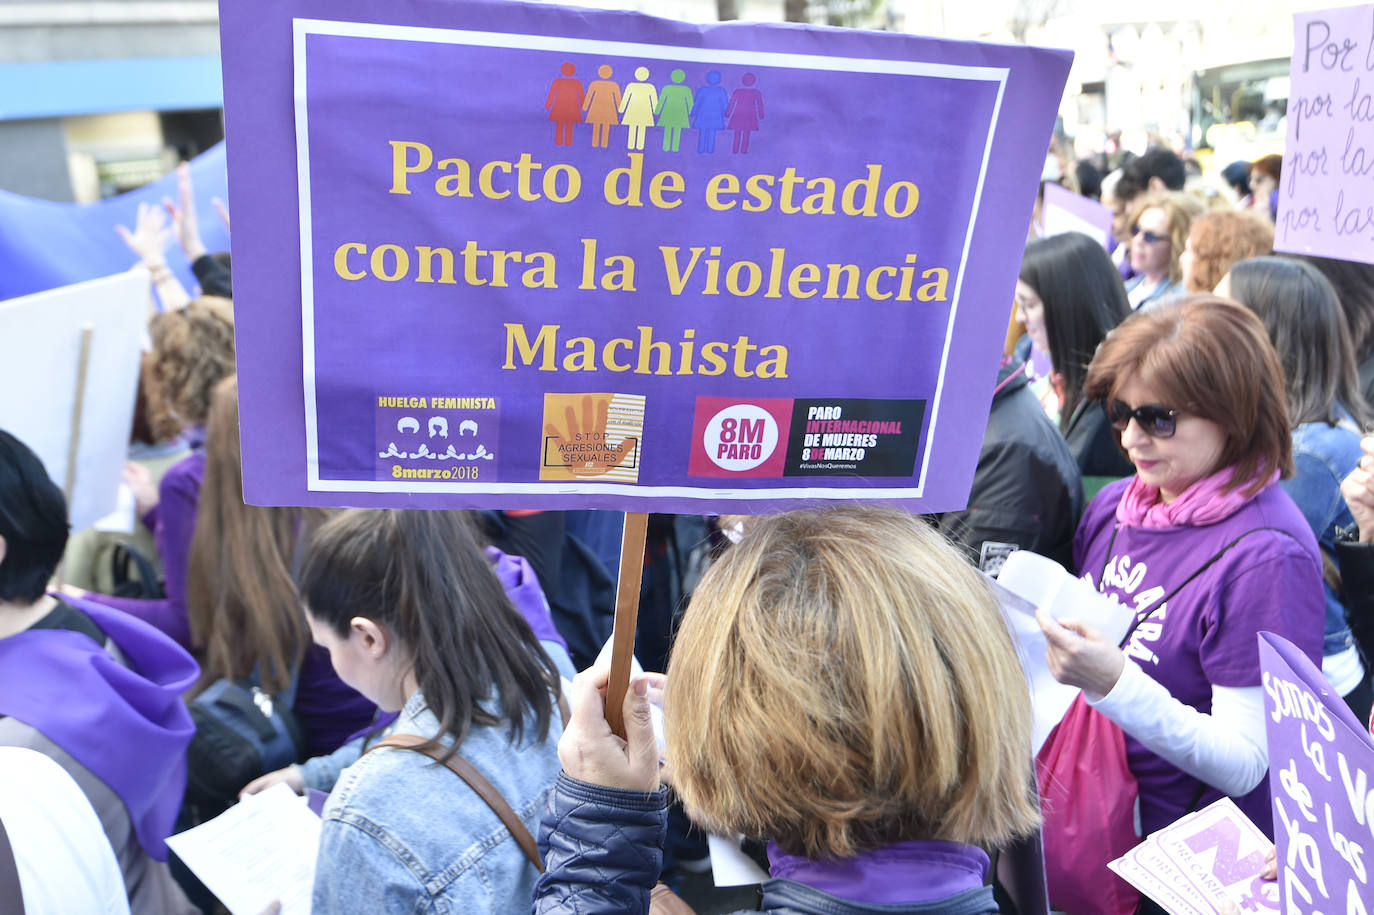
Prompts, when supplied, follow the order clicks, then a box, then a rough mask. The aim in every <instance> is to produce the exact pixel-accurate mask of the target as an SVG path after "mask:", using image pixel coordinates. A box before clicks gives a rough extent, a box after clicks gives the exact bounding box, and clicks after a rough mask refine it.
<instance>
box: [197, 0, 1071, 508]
mask: <svg viewBox="0 0 1374 915" xmlns="http://www.w3.org/2000/svg"><path fill="white" fill-rule="evenodd" d="M379 9H380V8H379V7H377V6H376V5H375V4H366V3H362V2H358V0H329V2H325V0H292V2H289V3H285V4H278V3H268V2H266V0H240V2H236V3H233V4H225V5H224V8H223V9H222V11H221V15H222V20H221V21H222V29H223V55H224V66H225V98H226V120H227V125H228V133H229V138H230V140H229V169H230V185H231V188H232V191H231V193H232V195H233V197H232V200H231V204H232V208H233V211H234V218H235V223H234V225H235V229H236V232H235V236H234V266H235V286H236V293H237V296H236V308H237V313H238V333H239V341H238V342H239V375H240V399H241V410H242V423H241V426H242V430H243V433H242V435H243V451H244V490H245V497H246V498H247V499H248V501H250V502H252V503H255V504H290V505H302V504H316V505H338V504H349V505H371V506H398V507H400V506H411V507H417V506H418V507H435V508H439V507H452V508H456V507H501V508H521V507H526V508H573V507H596V508H612V509H622V510H636V511H684V512H691V511H704V510H720V511H736V512H766V511H781V510H785V509H788V508H794V507H798V506H800V505H803V504H813V503H815V502H816V501H817V500H835V499H844V500H852V499H870V500H884V501H892V502H900V503H903V504H906V505H908V506H909V507H911V508H913V509H916V510H921V511H943V510H950V509H956V508H960V507H962V506H963V505H964V503H965V501H966V498H967V494H968V489H969V484H970V481H971V479H972V474H973V469H974V464H975V462H976V458H977V453H978V449H979V445H980V443H981V440H982V430H983V426H984V423H985V420H986V416H987V411H988V406H989V403H990V399H991V389H992V383H993V380H994V375H995V371H996V365H997V359H998V354H999V352H1000V346H1001V342H1002V338H1003V331H1004V328H1005V325H1006V322H1007V318H1008V310H1009V308H1010V301H1011V289H1012V286H1013V285H1014V280H1015V275H1016V269H1017V265H1018V264H1019V261H1020V252H1021V246H1022V242H1023V239H1024V236H1025V231H1024V227H1025V224H1026V221H1027V219H1028V217H1029V213H1030V209H1031V204H1032V202H1033V199H1034V195H1035V188H1036V178H1037V175H1038V165H1037V162H1036V160H1037V158H1038V157H1036V156H1028V155H1026V150H1028V149H1036V148H1040V147H1043V146H1044V145H1045V143H1046V141H1047V139H1048V135H1049V130H1050V127H1051V125H1052V122H1053V118H1054V111H1055V109H1056V107H1057V103H1058V99H1059V95H1060V91H1061V89H1062V87H1063V83H1064V80H1065V78H1066V76H1067V71H1068V66H1069V61H1070V58H1069V55H1068V54H1067V53H1064V52H1053V51H1044V50H1040V49H1032V48H1022V47H997V46H990V45H979V44H971V43H958V42H941V41H933V40H930V39H921V38H914V37H910V36H901V35H892V34H872V33H863V32H855V31H845V30H831V29H821V28H784V27H776V26H765V25H741V24H731V25H725V26H708V27H698V26H689V25H685V24H683V23H676V22H669V21H665V20H659V19H654V18H650V17H646V16H641V15H637V14H625V13H603V12H591V11H583V10H578V11H572V10H567V9H561V8H558V7H551V6H543V5H534V4H530V5H525V4H512V3H483V2H469V3H461V4H459V3H451V2H442V0H405V2H398V3H394V4H390V5H388V6H387V7H386V14H385V21H375V17H377V16H378V15H379V13H378V10H379ZM293 114H294V127H293V126H292V120H293ZM240 137H251V139H248V140H243V139H238V138H240Z"/></svg>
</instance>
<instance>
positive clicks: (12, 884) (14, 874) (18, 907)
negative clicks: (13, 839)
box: [0, 822, 24, 915]
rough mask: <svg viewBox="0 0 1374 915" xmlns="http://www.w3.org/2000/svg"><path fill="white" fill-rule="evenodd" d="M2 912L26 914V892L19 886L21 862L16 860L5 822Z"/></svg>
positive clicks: (0, 848)
mask: <svg viewBox="0 0 1374 915" xmlns="http://www.w3.org/2000/svg"><path fill="white" fill-rule="evenodd" d="M0 912H13V913H15V915H24V893H23V890H22V889H21V888H20V886H19V862H17V861H15V860H14V849H13V848H12V847H11V846H10V837H9V834H8V833H7V832H5V824H4V823H3V822H0Z"/></svg>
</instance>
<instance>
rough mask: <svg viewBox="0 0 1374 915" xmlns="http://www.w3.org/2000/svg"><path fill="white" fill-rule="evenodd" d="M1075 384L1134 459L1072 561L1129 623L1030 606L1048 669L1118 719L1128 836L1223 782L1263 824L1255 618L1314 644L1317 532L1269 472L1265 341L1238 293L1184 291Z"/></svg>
mask: <svg viewBox="0 0 1374 915" xmlns="http://www.w3.org/2000/svg"><path fill="white" fill-rule="evenodd" d="M1084 395H1085V396H1086V397H1089V398H1091V399H1093V400H1097V401H1100V402H1101V403H1102V404H1103V407H1104V409H1105V410H1106V413H1107V417H1108V420H1109V421H1110V422H1111V424H1112V426H1113V428H1115V429H1116V431H1117V436H1118V442H1119V443H1120V446H1121V448H1122V450H1123V451H1124V452H1125V453H1126V456H1127V457H1128V458H1129V459H1130V461H1131V463H1132V464H1134V465H1135V468H1136V473H1135V476H1133V477H1128V478H1127V479H1124V480H1120V481H1118V482H1116V483H1112V484H1110V485H1108V486H1107V487H1105V488H1104V489H1103V490H1102V491H1101V492H1100V493H1099V494H1098V496H1097V498H1096V499H1094V500H1093V502H1092V503H1091V504H1090V505H1089V506H1088V509H1087V511H1085V512H1084V514H1083V520H1082V522H1081V523H1080V524H1079V528H1078V536H1077V539H1076V540H1075V543H1074V563H1075V566H1076V568H1077V571H1078V574H1079V575H1081V576H1083V577H1084V578H1087V579H1089V580H1090V581H1091V582H1092V583H1093V584H1094V585H1095V586H1096V587H1097V589H1098V591H1100V592H1101V593H1103V594H1105V595H1106V596H1107V597H1108V598H1109V599H1111V600H1112V601H1113V602H1115V603H1117V604H1119V605H1120V608H1121V612H1122V613H1123V614H1128V618H1129V621H1130V622H1131V623H1132V624H1133V628H1132V629H1131V631H1129V632H1128V634H1127V637H1126V640H1125V643H1124V646H1123V647H1122V648H1118V647H1117V646H1116V645H1115V644H1114V643H1112V642H1108V641H1106V640H1104V639H1103V638H1102V636H1101V635H1100V634H1098V633H1097V632H1095V631H1093V630H1092V629H1090V628H1089V627H1086V626H1084V625H1082V624H1081V623H1080V622H1078V621H1076V620H1074V619H1071V618H1062V619H1060V620H1054V619H1051V618H1050V617H1049V616H1048V615H1047V614H1044V613H1041V615H1040V624H1041V627H1042V628H1043V629H1044V631H1045V636H1046V640H1047V642H1048V645H1049V662H1050V669H1051V671H1052V672H1053V673H1054V675H1055V676H1056V678H1058V679H1059V680H1060V681H1061V682H1063V683H1067V684H1070V685H1072V686H1076V687H1079V688H1081V689H1082V690H1083V692H1084V695H1085V698H1086V699H1087V701H1088V703H1089V704H1090V705H1093V706H1095V707H1096V709H1097V710H1098V711H1099V712H1101V713H1102V714H1104V715H1106V717H1107V718H1109V719H1111V720H1112V721H1114V722H1116V724H1117V725H1119V726H1120V727H1121V729H1122V731H1124V732H1125V735H1126V757H1127V764H1128V765H1129V767H1130V770H1131V773H1132V774H1133V775H1134V776H1135V778H1136V781H1137V783H1138V786H1139V798H1140V810H1139V814H1140V818H1139V823H1140V825H1141V827H1142V829H1143V832H1142V834H1143V835H1149V834H1150V833H1152V832H1154V831H1155V830H1158V829H1160V828H1162V827H1164V826H1167V825H1169V824H1170V823H1172V822H1174V821H1175V820H1177V819H1178V818H1179V817H1181V816H1182V815H1184V814H1186V813H1188V812H1189V811H1190V810H1196V809H1199V808H1200V807H1201V806H1203V805H1206V804H1208V803H1210V802H1211V801H1213V800H1215V799H1217V798H1218V797H1220V796H1222V795H1228V796H1230V797H1233V798H1235V799H1236V803H1237V805H1238V806H1239V807H1240V808H1241V809H1242V810H1244V811H1245V812H1246V813H1247V814H1248V815H1249V816H1250V818H1251V819H1252V820H1253V821H1254V822H1255V823H1256V824H1258V825H1259V826H1261V827H1262V828H1263V829H1264V830H1265V831H1266V832H1270V831H1271V827H1270V812H1269V787H1268V786H1269V783H1268V780H1267V779H1266V778H1265V775H1266V772H1267V770H1268V762H1269V761H1268V751H1267V749H1266V742H1265V731H1264V694H1263V691H1262V689H1261V686H1260V661H1259V648H1258V641H1257V639H1256V634H1257V633H1258V632H1260V631H1261V630H1269V631H1271V632H1275V633H1277V634H1279V635H1281V636H1283V637H1284V638H1286V639H1288V640H1289V641H1291V642H1293V643H1295V644H1296V645H1297V646H1298V647H1299V648H1300V649H1301V650H1303V651H1304V652H1306V653H1307V655H1308V656H1309V657H1310V658H1312V659H1313V660H1314V661H1320V659H1321V646H1322V630H1323V620H1324V616H1325V614H1324V599H1323V593H1322V577H1321V575H1322V572H1321V570H1322V565H1321V558H1320V555H1319V554H1318V552H1317V542H1316V540H1315V538H1314V537H1313V536H1312V531H1311V529H1310V528H1309V527H1308V525H1307V522H1306V520H1304V518H1303V515H1302V513H1301V512H1300V511H1299V510H1298V508H1297V506H1296V505H1294V504H1293V500H1292V499H1291V498H1290V497H1289V496H1288V494H1287V493H1285V492H1284V490H1283V488H1282V487H1280V486H1277V485H1275V484H1276V483H1278V481H1279V479H1280V478H1281V477H1287V476H1290V475H1291V474H1292V472H1293V448H1292V440H1291V438H1290V434H1289V433H1290V427H1289V424H1288V409H1287V403H1286V398H1285V394H1284V386H1283V374H1282V371H1281V370H1280V366H1279V358H1278V356H1277V354H1276V353H1275V352H1274V347H1273V346H1272V345H1271V344H1270V342H1269V337H1268V334H1267V333H1266V332H1265V329H1264V325H1263V324H1261V323H1260V320H1259V319H1258V318H1256V317H1255V316H1254V315H1253V314H1251V313H1250V312H1249V311H1248V310H1247V309H1245V308H1243V307H1241V306H1240V305H1237V304H1236V303H1234V302H1231V301H1229V300H1227V299H1223V298H1220V297H1218V296H1201V295H1199V296H1189V297H1188V298H1186V299H1184V300H1183V301H1182V302H1180V303H1177V304H1174V305H1168V306H1164V307H1161V308H1159V309H1156V310H1153V311H1150V312H1146V313H1143V314H1139V313H1138V314H1135V315H1132V316H1131V317H1130V318H1127V319H1126V321H1125V322H1123V323H1122V324H1121V326H1119V327H1118V328H1117V329H1116V330H1114V331H1112V333H1111V334H1110V335H1108V337H1107V339H1106V340H1105V341H1103V343H1102V346H1101V347H1099V348H1098V351H1097V355H1096V356H1095V357H1094V358H1093V362H1092V366H1091V367H1090V368H1089V370H1088V379H1087V382H1086V383H1085V384H1084Z"/></svg>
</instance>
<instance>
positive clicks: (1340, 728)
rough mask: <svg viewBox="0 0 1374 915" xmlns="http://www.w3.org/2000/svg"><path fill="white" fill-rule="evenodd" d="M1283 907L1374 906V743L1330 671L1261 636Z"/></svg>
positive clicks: (1351, 909)
mask: <svg viewBox="0 0 1374 915" xmlns="http://www.w3.org/2000/svg"><path fill="white" fill-rule="evenodd" d="M1259 640H1260V645H1259V650H1260V664H1261V666H1262V668H1263V670H1264V681H1263V682H1264V692H1265V695H1266V699H1265V711H1266V713H1267V714H1266V717H1265V726H1266V728H1267V730H1268V738H1269V791H1270V794H1271V795H1272V797H1273V803H1274V806H1273V812H1274V838H1275V840H1276V844H1277V845H1278V860H1279V879H1280V881H1281V894H1282V907H1281V910H1282V911H1283V912H1286V913H1308V912H1345V913H1350V915H1354V913H1359V915H1365V913H1367V912H1369V911H1370V910H1371V908H1374V906H1371V904H1370V898H1371V897H1370V890H1369V886H1370V881H1369V871H1370V868H1371V867H1374V740H1371V739H1370V736H1369V732H1368V731H1366V730H1365V728H1364V727H1363V726H1362V725H1361V724H1360V723H1359V722H1358V721H1356V720H1355V716H1354V715H1353V714H1351V712H1350V709H1349V708H1348V707H1347V706H1346V704H1345V702H1344V701H1342V699H1341V697H1340V696H1338V695H1336V693H1335V691H1334V690H1332V689H1331V684H1330V683H1328V682H1327V680H1326V677H1324V676H1323V675H1322V672H1321V670H1320V669H1319V668H1318V667H1317V666H1316V665H1315V664H1313V663H1312V662H1311V661H1309V660H1308V659H1307V657H1306V656H1305V655H1304V654H1303V653H1302V652H1301V651H1299V650H1298V649H1297V648H1296V647H1294V645H1293V644H1292V643H1291V642H1289V641H1287V640H1285V639H1283V638H1280V637H1279V636H1277V635H1275V634H1274V633H1272V632H1261V633H1260V634H1259Z"/></svg>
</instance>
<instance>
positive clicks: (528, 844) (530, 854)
mask: <svg viewBox="0 0 1374 915" xmlns="http://www.w3.org/2000/svg"><path fill="white" fill-rule="evenodd" d="M424 744H430V745H429V746H424ZM379 747H396V748H397V749H400V750H414V751H415V752H417V753H423V754H425V755H426V756H428V757H429V758H430V759H433V760H434V761H435V762H438V761H439V757H440V756H441V755H442V754H443V753H445V752H446V751H448V750H449V749H450V748H449V747H445V746H442V745H440V744H433V743H431V741H430V740H429V739H428V738H425V737H420V736H417V735H415V734H392V735H391V736H390V737H387V738H386V739H385V740H379V741H378V742H377V743H375V744H373V745H372V746H371V747H369V748H368V750H367V752H368V753H371V752H372V751H373V750H376V749H378V748H379ZM444 765H446V766H448V768H449V769H450V770H452V772H453V774H454V775H456V776H458V777H459V778H461V779H462V780H463V781H465V782H467V783H468V787H469V788H471V789H472V790H473V791H475V792H477V796H478V797H480V798H481V799H482V800H483V801H485V802H486V804H487V806H488V807H490V808H491V812H492V813H494V814H496V816H497V817H499V818H500V820H501V822H502V823H503V824H505V827H506V829H508V830H509V831H510V834H511V838H513V839H515V841H516V843H517V844H518V845H519V846H520V850H521V851H523V852H524V853H525V857H526V858H528V859H529V861H530V863H531V864H533V865H534V867H535V870H537V871H539V873H541V874H542V873H544V862H543V860H541V859H540V857H539V845H538V844H537V843H536V842H535V841H534V836H533V835H532V834H531V833H530V831H529V828H528V827H526V826H525V824H524V822H522V821H521V819H520V817H518V816H516V815H515V811H514V810H512V809H511V806H510V804H509V803H507V802H506V799H505V797H503V796H502V794H501V792H500V791H498V790H497V789H496V786H495V785H493V784H492V783H491V782H489V781H487V778H486V776H485V775H483V774H482V773H481V772H478V771H477V768H476V767H475V766H473V764H472V763H470V762H468V761H467V760H466V759H464V758H463V757H461V756H459V755H458V754H457V753H456V752H455V753H453V754H452V755H450V756H449V758H448V759H446V760H444Z"/></svg>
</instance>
